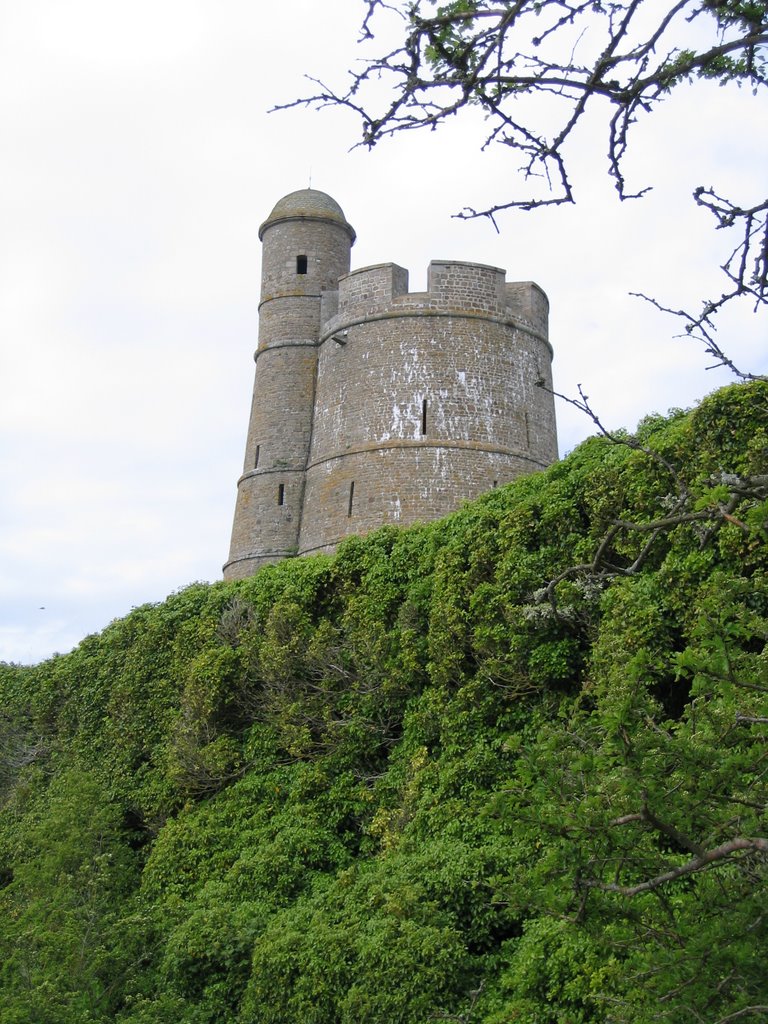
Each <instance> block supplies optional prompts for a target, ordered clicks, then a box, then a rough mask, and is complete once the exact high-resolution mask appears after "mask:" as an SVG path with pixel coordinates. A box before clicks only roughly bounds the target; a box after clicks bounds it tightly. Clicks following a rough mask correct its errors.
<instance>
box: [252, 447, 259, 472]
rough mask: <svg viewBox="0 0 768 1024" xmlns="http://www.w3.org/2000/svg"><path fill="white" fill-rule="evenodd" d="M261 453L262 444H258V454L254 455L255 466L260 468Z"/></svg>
mask: <svg viewBox="0 0 768 1024" xmlns="http://www.w3.org/2000/svg"><path fill="white" fill-rule="evenodd" d="M260 454H261V445H260V444H257V445H256V454H255V455H254V457H253V468H254V469H258V468H259V455H260Z"/></svg>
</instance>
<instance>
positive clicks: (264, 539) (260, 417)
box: [224, 189, 355, 579]
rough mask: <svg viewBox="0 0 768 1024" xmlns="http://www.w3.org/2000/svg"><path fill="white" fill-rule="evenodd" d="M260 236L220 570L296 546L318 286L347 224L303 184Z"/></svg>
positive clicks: (346, 262) (249, 565) (245, 572)
mask: <svg viewBox="0 0 768 1024" xmlns="http://www.w3.org/2000/svg"><path fill="white" fill-rule="evenodd" d="M259 238H260V239H261V241H262V243H263V247H262V271H261V302H260V305H259V342H258V348H257V349H256V354H255V357H254V358H255V360H256V378H255V382H254V389H253V402H252V406H251V418H250V425H249V428H248V439H247V442H246V449H245V464H244V467H243V475H242V476H241V477H240V480H239V481H238V493H237V505H236V508H235V520H234V525H233V528H232V542H231V546H230V553H229V559H228V561H227V563H226V565H225V566H224V578H225V579H240V578H242V577H244V576H250V575H252V574H253V573H254V572H256V570H257V569H258V568H259V567H260V566H262V565H265V564H267V563H268V562H275V561H278V560H280V559H281V558H285V557H287V556H290V555H295V554H296V553H297V552H298V545H299V531H300V527H301V516H302V508H303V501H304V485H305V473H306V467H307V460H308V457H309V447H310V442H311V436H312V419H313V408H314V392H315V379H316V373H317V345H318V340H319V336H320V323H321V305H322V304H323V298H324V295H323V293H324V292H325V293H333V292H334V291H335V290H336V289H337V288H338V280H339V278H340V277H342V276H343V275H344V274H346V273H347V272H348V271H349V266H350V250H351V247H352V244H353V243H354V240H355V232H354V230H353V229H352V227H351V226H350V225H349V224H348V223H347V220H346V218H345V216H344V212H343V210H342V209H341V207H340V206H339V204H338V203H337V202H336V201H335V200H334V199H332V198H331V197H330V196H328V195H326V194H325V193H324V192H318V191H317V190H315V189H302V190H300V191H298V192H292V193H290V195H287V196H285V197H284V198H283V199H281V200H280V201H279V202H278V203H277V205H276V206H275V208H274V209H273V210H272V213H271V214H270V215H269V217H268V218H267V219H266V221H265V222H264V223H263V224H262V225H261V228H260V230H259ZM332 307H333V295H331V294H326V295H325V309H326V310H327V309H329V308H332ZM322 315H323V317H324V318H325V316H326V315H327V314H326V312H325V311H324V312H323V314H322Z"/></svg>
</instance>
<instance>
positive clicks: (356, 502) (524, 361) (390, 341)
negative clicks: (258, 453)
mask: <svg viewBox="0 0 768 1024" xmlns="http://www.w3.org/2000/svg"><path fill="white" fill-rule="evenodd" d="M404 275H405V272H404V271H403V270H402V268H400V267H396V266H394V265H392V264H389V265H384V266H377V267H373V268H368V269H366V270H363V271H357V272H355V273H353V274H350V275H348V276H347V277H345V278H342V280H341V281H340V283H339V306H338V313H337V315H336V316H335V317H334V318H333V319H332V320H331V321H330V322H329V323H328V324H326V325H325V328H324V330H323V334H322V335H321V348H320V355H319V360H318V372H317V386H316V392H315V409H314V420H313V435H312V444H311V448H310V455H309V462H308V466H307V480H306V490H305V495H304V509H303V517H302V526H301V533H300V538H299V551H300V553H308V552H309V551H312V550H327V549H328V548H329V547H332V546H333V545H334V544H335V543H337V542H338V540H339V539H340V538H341V537H343V536H346V535H347V534H349V533H362V532H365V531H367V530H369V529H372V528H374V527H376V526H381V525H383V524H384V523H390V522H399V523H403V524H408V523H412V522H416V521H420V520H428V519H433V518H435V517H436V516H440V515H444V514H445V513H447V512H448V511H450V510H451V509H453V508H456V507H457V506H458V505H459V504H460V503H461V502H462V501H464V500H468V499H471V498H474V497H476V496H478V495H479V494H481V493H483V492H484V491H486V490H489V489H490V488H491V487H493V486H495V485H497V484H501V483H506V482H508V481H509V480H511V479H513V478H514V477H516V476H519V475H520V474H521V473H523V472H529V471H530V470H532V469H538V468H542V467H543V466H546V465H548V464H549V463H550V462H551V461H553V459H555V458H556V457H557V448H556V436H555V421H554V406H553V402H552V396H551V395H548V394H546V392H544V391H542V390H541V389H540V388H537V387H536V386H535V382H536V381H537V380H539V379H542V380H544V381H551V349H550V347H549V343H548V341H547V339H546V334H545V333H544V332H545V330H546V324H545V323H542V320H541V312H542V306H541V302H540V301H539V300H538V299H537V297H536V296H531V295H530V293H531V288H536V286H527V289H526V288H525V287H522V286H520V287H519V288H518V293H517V295H516V298H517V300H518V302H517V305H518V308H519V306H520V305H521V300H522V298H524V295H525V291H526V290H527V292H528V295H529V298H531V300H532V302H533V301H538V302H539V308H538V316H536V317H535V318H534V316H529V317H520V316H515V315H514V314H513V312H512V311H511V309H510V308H509V307H508V305H507V291H506V286H505V281H504V273H503V271H501V270H498V269H497V268H494V267H483V266H480V265H477V264H466V263H447V262H439V263H433V264H432V265H431V267H430V274H429V282H430V286H431V287H430V290H429V291H428V292H417V293H410V294H409V293H406V292H404V286H405V283H406V279H405V276H404ZM536 291H537V293H538V295H540V296H543V293H542V292H541V291H540V289H536ZM544 301H546V299H545V297H544ZM529 312H533V309H530V310H529ZM534 319H536V321H537V322H536V326H535V327H534V326H533V323H534ZM542 328H544V330H542ZM350 494H351V505H350Z"/></svg>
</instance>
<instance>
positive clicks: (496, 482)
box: [493, 480, 499, 488]
mask: <svg viewBox="0 0 768 1024" xmlns="http://www.w3.org/2000/svg"><path fill="white" fill-rule="evenodd" d="M493 486H494V488H496V487H498V486H499V481H498V480H494V481H493Z"/></svg>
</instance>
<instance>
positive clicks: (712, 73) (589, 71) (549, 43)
mask: <svg viewBox="0 0 768 1024" xmlns="http://www.w3.org/2000/svg"><path fill="white" fill-rule="evenodd" d="M364 9H365V16H364V21H363V25H362V28H361V35H360V38H361V42H364V43H366V44H371V43H372V42H373V43H375V41H376V30H375V28H374V26H375V25H376V29H378V19H379V18H382V19H384V18H385V17H386V16H387V15H390V16H391V15H394V16H399V17H400V18H401V19H402V29H401V30H400V40H401V42H400V45H397V46H396V47H395V48H394V49H391V50H389V51H386V52H383V53H381V54H380V55H378V56H375V57H373V58H371V59H368V60H365V61H362V62H361V63H360V64H359V65H358V66H357V67H356V68H355V69H353V70H351V71H350V72H349V81H348V84H347V87H346V89H335V88H333V87H330V86H328V85H326V84H324V83H323V82H322V81H319V80H318V79H315V78H310V79H309V81H310V82H312V83H313V86H315V87H316V89H315V91H314V92H313V93H312V94H311V95H309V96H305V97H302V98H301V99H298V100H294V101H293V102H291V103H286V104H282V105H280V106H278V107H275V108H274V109H278V110H279V109H286V108H289V107H295V106H310V107H314V108H322V107H327V106H335V107H345V108H347V109H349V110H351V111H353V112H354V114H355V115H356V116H357V117H358V118H359V119H360V122H361V142H360V143H359V145H363V146H367V147H369V148H370V147H373V146H375V145H376V144H377V143H379V142H381V141H382V140H383V139H386V138H387V137H390V136H393V135H395V134H397V133H399V132H403V131H413V130H416V129H424V128H428V129H435V128H437V127H438V126H440V125H441V124H443V123H444V122H446V121H448V120H449V119H450V118H452V117H453V116H454V115H456V114H458V113H459V112H461V111H464V110H466V111H471V110H477V111H479V112H480V113H481V115H482V117H483V120H484V125H485V127H484V129H483V131H484V142H483V143H482V148H485V147H488V146H490V145H501V146H506V147H508V148H509V149H510V150H512V151H514V152H515V153H517V154H519V155H520V157H521V158H522V163H521V165H520V167H519V168H518V170H519V172H520V174H521V177H522V181H523V182H524V189H525V192H524V193H523V194H522V195H520V194H516V193H513V194H512V197H511V198H509V199H504V200H502V201H499V202H497V203H494V204H493V205H491V206H488V207H486V208H481V209H476V208H474V207H472V206H465V207H464V208H463V209H462V210H461V211H460V212H459V213H457V214H456V216H458V217H460V218H465V219H466V218H476V217H485V218H488V219H489V220H490V221H491V222H492V223H493V224H494V226H497V217H498V215H499V214H500V213H503V212H504V211H508V210H514V209H517V210H534V209H537V208H539V207H542V206H551V205H558V204H562V203H574V202H575V201H576V196H575V193H574V187H573V185H572V182H571V179H570V175H569V167H570V160H571V154H572V152H573V144H574V143H576V142H577V139H578V137H579V132H580V129H581V128H582V127H583V126H584V125H585V122H586V118H587V115H588V114H591V113H592V111H593V110H594V112H595V113H596V114H597V115H602V117H603V125H604V130H605V132H606V136H607V153H606V157H607V164H608V172H609V174H610V176H611V177H612V179H613V181H614V184H615V187H616V189H617V191H618V194H619V197H620V198H621V199H629V198H636V197H639V196H642V195H644V194H645V193H646V192H647V191H648V187H647V186H641V187H639V188H634V189H633V188H630V186H629V184H628V182H627V180H626V177H625V170H624V161H625V158H626V156H627V154H628V152H629V150H630V145H631V143H632V140H633V137H634V133H633V129H634V128H635V126H636V125H637V123H638V122H639V121H640V120H641V119H642V117H643V115H645V114H649V113H651V112H653V111H654V110H655V109H656V108H657V106H658V105H659V104H660V103H661V102H662V101H663V100H664V99H665V98H666V97H667V96H668V95H669V94H670V92H671V91H672V90H673V89H674V88H675V87H677V86H678V85H681V84H682V83H685V82H690V81H692V80H694V79H700V78H704V79H713V80H715V81H717V82H719V83H720V84H726V83H730V82H733V83H736V84H737V85H739V86H741V85H745V86H747V87H749V88H750V89H751V90H752V91H753V92H757V91H758V90H760V89H763V88H765V86H766V85H768V61H767V60H766V45H767V44H768V6H767V5H766V4H764V3H748V2H741V0H667V2H666V3H662V4H658V5H654V4H652V3H651V2H650V0H607V2H599V3H596V2H594V0H503V2H498V0H461V2H453V3H446V4H444V5H442V6H436V5H435V3H433V2H432V0H410V2H406V0H400V2H397V0H393V2H392V3H385V2H384V0H364ZM694 22H695V23H696V25H695V28H694V27H692V23H694ZM691 44H692V46H691ZM694 199H695V201H696V203H697V204H698V205H699V206H701V207H703V208H704V209H706V210H708V211H709V212H710V213H711V214H712V215H713V216H714V217H715V220H716V227H717V228H718V229H724V230H726V231H729V230H733V231H734V232H735V233H736V237H737V241H736V244H735V245H734V247H733V249H732V252H731V255H730V256H729V257H728V259H727V260H726V261H725V263H724V264H723V266H722V269H723V271H724V272H725V274H726V278H727V280H728V287H727V289H726V290H725V291H724V292H723V294H722V295H721V296H720V297H719V298H717V299H707V300H706V301H704V303H703V305H702V308H701V310H700V311H699V312H698V313H690V312H688V311H685V310H674V309H671V308H669V307H667V306H664V305H662V304H660V303H658V302H656V301H655V300H653V299H651V300H649V301H652V302H653V303H654V304H655V305H656V306H657V307H658V308H659V309H661V310H663V311H665V312H669V313H673V314H675V315H677V316H679V317H681V318H682V319H683V320H684V323H685V333H686V334H687V335H690V336H692V337H694V338H696V339H698V340H700V341H702V342H703V343H704V346H705V349H706V351H707V353H708V354H709V355H711V356H712V357H713V358H714V359H715V365H718V366H719V365H724V366H726V367H728V368H730V369H731V370H732V371H733V372H735V373H736V374H738V375H739V376H741V377H744V378H749V377H750V376H752V375H750V374H748V373H743V372H742V371H740V370H739V369H738V368H737V367H735V366H734V365H733V363H732V361H731V360H730V359H729V358H728V356H727V355H726V354H725V353H724V352H723V350H722V349H721V347H720V345H719V344H718V343H717V341H716V340H715V337H714V331H715V327H714V318H715V317H716V314H718V313H719V312H720V311H721V310H722V308H723V306H725V305H726V304H727V303H728V302H730V301H731V300H733V299H735V298H739V297H746V298H749V299H751V300H752V301H753V302H754V304H755V306H756V307H757V306H764V305H765V304H766V303H767V302H768V199H766V200H765V201H764V202H758V203H756V204H754V205H740V204H738V203H736V202H732V201H731V200H729V199H725V198H723V197H721V196H720V195H718V194H717V192H715V190H714V189H712V188H709V187H704V186H699V187H698V188H697V189H696V190H695V192H694ZM497 227H498V226H497ZM642 297H643V298H647V296H642Z"/></svg>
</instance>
